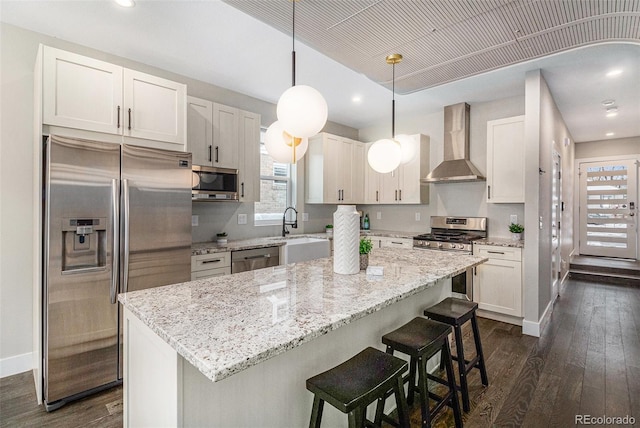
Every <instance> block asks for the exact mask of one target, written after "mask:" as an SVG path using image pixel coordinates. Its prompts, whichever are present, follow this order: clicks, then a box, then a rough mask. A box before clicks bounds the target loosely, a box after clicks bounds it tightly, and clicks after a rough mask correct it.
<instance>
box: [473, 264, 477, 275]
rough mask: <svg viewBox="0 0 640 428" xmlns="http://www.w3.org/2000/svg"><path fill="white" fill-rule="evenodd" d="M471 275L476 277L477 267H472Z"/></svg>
mask: <svg viewBox="0 0 640 428" xmlns="http://www.w3.org/2000/svg"><path fill="white" fill-rule="evenodd" d="M473 275H474V276H478V267H477V266H474V267H473Z"/></svg>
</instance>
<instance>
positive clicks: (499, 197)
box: [487, 116, 524, 203]
mask: <svg viewBox="0 0 640 428" xmlns="http://www.w3.org/2000/svg"><path fill="white" fill-rule="evenodd" d="M487 202H494V203H499V202H502V203H524V116H516V117H509V118H506V119H499V120H491V121H488V122H487Z"/></svg>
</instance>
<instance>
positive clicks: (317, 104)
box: [277, 85, 328, 138]
mask: <svg viewBox="0 0 640 428" xmlns="http://www.w3.org/2000/svg"><path fill="white" fill-rule="evenodd" d="M277 114H278V122H280V123H281V124H282V128H283V129H284V130H286V131H287V132H288V133H289V134H291V135H297V136H299V137H302V138H304V137H307V138H308V137H313V136H314V135H316V134H317V133H318V132H320V131H321V130H322V128H323V127H324V125H325V123H327V114H328V109H327V102H326V101H325V99H324V97H323V96H322V94H321V93H320V92H318V91H317V90H316V89H314V88H312V87H311V86H307V85H296V86H292V87H291V88H289V89H287V90H286V91H284V93H283V94H282V95H281V96H280V99H279V100H278V108H277Z"/></svg>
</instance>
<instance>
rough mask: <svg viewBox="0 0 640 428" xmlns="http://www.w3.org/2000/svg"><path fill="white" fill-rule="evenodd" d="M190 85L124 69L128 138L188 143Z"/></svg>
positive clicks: (126, 134)
mask: <svg viewBox="0 0 640 428" xmlns="http://www.w3.org/2000/svg"><path fill="white" fill-rule="evenodd" d="M186 98H187V86H186V85H183V84H182V83H177V82H172V81H171V80H167V79H163V78H161V77H156V76H152V75H150V74H145V73H140V72H139V71H134V70H129V69H128V68H125V69H124V106H125V109H126V111H125V114H126V115H125V117H126V120H125V125H126V126H125V127H124V135H125V136H127V137H135V138H144V139H147V140H156V141H164V142H167V143H175V144H182V145H184V143H185V131H186V123H185V122H186V120H187V117H186Z"/></svg>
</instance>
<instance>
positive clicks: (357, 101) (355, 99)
mask: <svg viewBox="0 0 640 428" xmlns="http://www.w3.org/2000/svg"><path fill="white" fill-rule="evenodd" d="M351 102H353V103H354V104H360V103H361V102H362V97H361V96H360V95H354V96H353V97H351Z"/></svg>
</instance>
